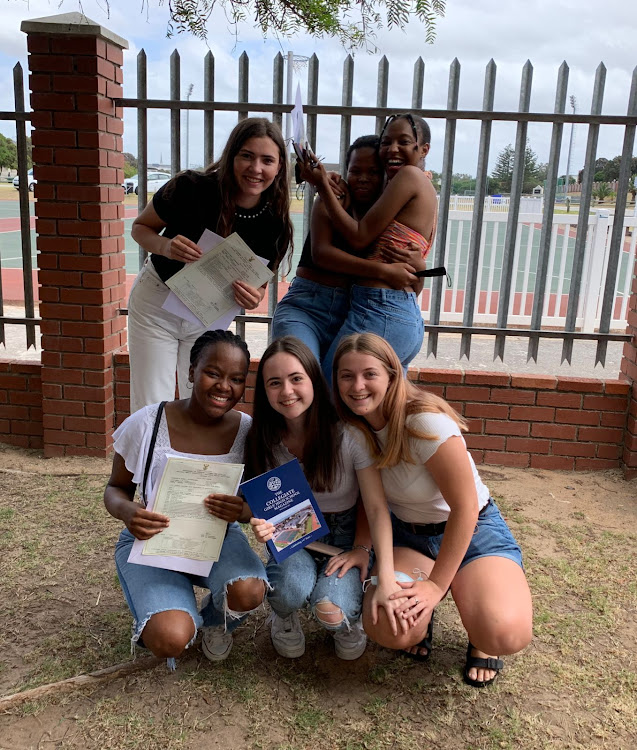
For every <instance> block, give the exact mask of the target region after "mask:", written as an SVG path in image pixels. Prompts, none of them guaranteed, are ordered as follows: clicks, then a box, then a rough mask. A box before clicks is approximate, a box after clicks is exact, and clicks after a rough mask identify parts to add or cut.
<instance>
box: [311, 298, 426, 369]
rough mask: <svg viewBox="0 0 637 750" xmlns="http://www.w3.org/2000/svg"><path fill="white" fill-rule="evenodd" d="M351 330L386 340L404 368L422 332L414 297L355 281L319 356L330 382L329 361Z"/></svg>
mask: <svg viewBox="0 0 637 750" xmlns="http://www.w3.org/2000/svg"><path fill="white" fill-rule="evenodd" d="M351 333H377V334H378V335H379V336H382V337H383V338H384V339H385V341H388V342H389V343H390V344H391V346H392V347H393V349H394V351H395V352H396V354H397V355H398V359H399V360H400V363H401V364H402V366H403V369H404V370H405V371H406V370H407V366H408V365H409V363H410V362H411V360H412V359H413V358H414V357H415V356H416V355H417V354H418V352H419V351H420V347H421V346H422V341H423V337H424V335H425V325H424V323H423V320H422V313H421V311H420V308H419V307H418V298H417V297H416V295H415V294H414V293H413V292H403V291H402V290H399V289H377V288H375V287H368V286H358V285H357V284H355V285H354V286H353V287H352V289H351V294H350V309H349V313H348V315H347V318H346V319H345V322H344V323H343V325H342V327H341V329H340V331H339V332H338V334H337V335H336V337H335V338H334V341H333V342H332V345H331V346H330V348H329V350H328V351H327V354H326V355H325V357H324V358H323V360H322V366H323V372H324V373H325V377H326V378H327V380H328V382H329V383H331V382H332V363H333V361H334V354H335V352H336V347H337V346H338V343H339V341H340V340H341V339H342V338H343V337H344V336H349V334H351Z"/></svg>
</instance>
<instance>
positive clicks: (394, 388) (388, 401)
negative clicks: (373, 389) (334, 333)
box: [332, 333, 467, 469]
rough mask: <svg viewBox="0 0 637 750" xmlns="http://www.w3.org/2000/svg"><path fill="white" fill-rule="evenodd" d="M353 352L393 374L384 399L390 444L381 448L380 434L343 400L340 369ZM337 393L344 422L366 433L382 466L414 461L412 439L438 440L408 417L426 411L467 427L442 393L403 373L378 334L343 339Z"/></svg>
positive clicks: (336, 363) (336, 356) (336, 364)
mask: <svg viewBox="0 0 637 750" xmlns="http://www.w3.org/2000/svg"><path fill="white" fill-rule="evenodd" d="M350 352H358V353H360V354H368V355H370V356H372V357H374V358H375V359H377V360H378V361H379V362H380V364H381V365H382V366H383V367H384V368H385V371H386V372H387V374H388V375H389V386H388V388H387V393H386V394H385V398H384V400H383V404H382V409H383V417H384V418H385V419H386V420H387V427H388V429H387V443H386V444H385V447H384V448H381V446H380V443H379V442H378V439H377V437H376V434H375V433H374V431H373V430H372V428H371V427H370V425H369V423H368V422H367V420H366V419H365V418H364V417H360V416H358V415H357V414H354V412H353V411H352V410H351V409H350V408H349V407H348V406H347V405H346V404H345V403H344V402H343V399H342V398H341V395H340V393H339V391H338V368H339V364H340V361H341V359H342V358H343V357H344V356H345V355H346V354H349V353H350ZM332 372H333V376H332V377H333V383H334V393H335V394H336V410H337V412H338V414H339V416H340V418H341V419H342V420H343V421H344V422H348V423H349V424H352V425H355V426H356V427H358V429H359V430H361V431H362V433H363V434H364V435H365V440H366V442H367V445H368V447H369V449H370V452H371V454H372V455H373V456H374V458H376V459H377V461H378V468H379V469H385V468H388V467H391V466H395V465H396V464H397V463H399V462H400V461H406V462H408V463H414V460H413V457H412V455H411V451H410V450H409V438H410V437H413V438H417V439H419V440H436V439H437V436H436V435H430V434H426V433H424V432H421V431H420V430H417V429H414V428H413V427H410V426H409V425H408V424H407V417H408V416H410V415H412V414H420V413H422V412H429V413H441V414H446V415H447V416H448V417H450V418H451V419H453V421H454V422H455V423H456V424H457V425H458V426H459V427H460V429H461V430H466V429H467V425H466V422H465V421H464V419H462V417H460V416H459V415H458V414H457V413H456V412H455V411H454V410H453V409H452V408H451V406H449V404H448V403H447V402H446V401H445V400H444V399H442V398H440V396H436V395H435V394H433V393H429V392H427V391H424V390H422V389H421V388H418V387H417V386H415V385H413V384H412V383H410V382H409V381H408V380H407V379H406V378H405V377H404V375H403V370H402V365H401V364H400V360H399V359H398V355H397V354H396V352H395V351H394V350H393V349H392V347H391V346H390V344H388V343H387V341H385V339H383V338H381V337H380V336H377V335H376V334H375V333H354V334H352V335H351V336H345V338H343V339H341V342H340V344H339V345H338V348H337V349H336V353H335V354H334V365H333V371H332Z"/></svg>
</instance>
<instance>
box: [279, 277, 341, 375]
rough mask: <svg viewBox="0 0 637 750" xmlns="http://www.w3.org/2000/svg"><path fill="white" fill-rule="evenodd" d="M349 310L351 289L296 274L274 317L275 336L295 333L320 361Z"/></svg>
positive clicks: (293, 334)
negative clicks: (328, 284) (349, 290)
mask: <svg viewBox="0 0 637 750" xmlns="http://www.w3.org/2000/svg"><path fill="white" fill-rule="evenodd" d="M348 310H349V292H348V291H347V290H346V289H342V288H341V287H331V286H326V285H325V284H318V283H317V282H315V281H309V280H308V279H303V278H301V277H300V276H297V277H296V278H295V279H294V280H293V281H292V284H291V285H290V288H289V289H288V291H287V294H286V295H285V296H284V297H283V299H282V300H281V301H280V302H279V304H278V305H277V307H276V310H275V311H274V317H273V318H272V338H273V339H278V338H280V337H281V336H296V337H297V338H299V339H301V341H303V343H304V344H306V345H307V346H308V347H309V348H310V349H311V350H312V354H314V356H315V357H316V359H317V360H318V361H319V362H320V361H321V359H322V358H323V357H324V356H325V353H326V352H327V350H328V349H329V347H330V344H331V343H332V341H333V340H334V338H335V336H336V334H337V333H338V332H339V330H340V328H341V326H342V325H343V323H344V321H345V317H346V316H347V311H348Z"/></svg>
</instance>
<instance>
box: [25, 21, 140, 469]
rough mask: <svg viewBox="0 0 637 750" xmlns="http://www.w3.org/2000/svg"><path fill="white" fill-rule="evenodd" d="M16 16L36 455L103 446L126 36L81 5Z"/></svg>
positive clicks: (117, 244)
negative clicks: (28, 143) (31, 254)
mask: <svg viewBox="0 0 637 750" xmlns="http://www.w3.org/2000/svg"><path fill="white" fill-rule="evenodd" d="M21 28H22V31H24V32H26V34H27V46H28V50H29V71H30V74H31V75H30V89H31V107H32V109H33V116H32V120H31V122H32V125H33V127H34V132H33V134H32V140H33V162H34V177H35V178H36V179H37V181H38V184H37V186H36V189H35V197H36V199H37V201H36V204H35V215H36V233H37V249H38V252H39V255H38V268H39V282H40V285H41V288H40V316H41V318H42V323H41V331H42V407H43V417H42V421H43V428H44V455H45V456H47V457H50V456H61V455H74V456H78V455H90V456H105V455H106V454H107V453H108V452H109V450H110V444H111V434H112V432H113V423H114V399H113V358H114V354H115V353H116V352H117V351H119V349H120V348H121V347H122V346H123V345H124V344H125V343H126V320H125V318H123V317H121V316H120V315H119V308H120V306H121V302H122V300H123V298H124V294H125V278H126V270H125V267H124V252H123V251H124V221H123V218H124V206H123V203H122V201H123V189H122V187H121V183H122V181H123V178H124V173H123V166H124V157H123V155H122V132H123V122H122V109H121V108H118V107H115V105H114V103H113V98H114V97H121V96H122V85H121V84H122V62H123V54H122V50H123V49H126V48H127V47H128V43H127V42H126V41H125V40H124V39H121V38H120V37H118V36H117V35H116V34H113V33H112V32H110V31H108V30H107V29H104V28H103V27H101V26H99V25H98V24H96V23H95V22H93V21H90V20H89V19H87V18H86V17H85V16H82V15H81V14H79V13H65V14H63V15H58V16H51V17H48V18H39V19H32V20H29V21H24V22H23V23H22V26H21Z"/></svg>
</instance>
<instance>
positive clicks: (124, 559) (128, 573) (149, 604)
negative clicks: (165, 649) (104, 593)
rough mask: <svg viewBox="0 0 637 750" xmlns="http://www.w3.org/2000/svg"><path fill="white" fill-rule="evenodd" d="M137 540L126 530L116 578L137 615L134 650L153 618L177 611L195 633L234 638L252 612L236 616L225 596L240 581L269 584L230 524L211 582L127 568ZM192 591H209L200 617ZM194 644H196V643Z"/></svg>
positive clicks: (234, 525)
mask: <svg viewBox="0 0 637 750" xmlns="http://www.w3.org/2000/svg"><path fill="white" fill-rule="evenodd" d="M134 541H135V538H134V537H133V535H132V534H131V533H130V531H128V529H124V530H123V531H122V533H121V534H120V536H119V540H118V542H117V545H116V547H115V564H116V566H117V575H118V576H119V581H120V583H121V585H122V591H123V592H124V596H125V597H126V602H127V603H128V606H129V608H130V611H131V612H132V614H133V618H134V624H133V637H132V642H133V644H135V643H137V641H138V640H139V637H140V635H141V633H142V630H143V629H144V627H145V626H146V623H147V622H148V620H149V619H150V618H151V616H152V615H155V614H157V613H158V612H166V611H168V610H171V609H177V610H180V611H181V612H187V613H188V614H189V615H190V616H191V617H192V620H193V622H194V624H195V635H196V631H197V630H198V629H199V628H200V627H201V626H202V625H205V626H208V625H211V626H217V625H225V628H226V630H227V631H228V632H230V633H231V632H232V631H233V630H234V629H235V628H236V627H237V626H238V625H240V624H241V622H242V621H243V620H244V619H245V618H246V617H247V615H248V614H249V612H233V611H232V610H230V609H228V607H227V603H226V590H227V588H228V586H229V585H230V584H231V583H233V582H234V581H236V580H241V579H246V578H257V579H259V580H261V581H265V582H266V586H267V580H268V579H267V575H266V572H265V567H264V565H263V563H262V562H261V560H260V559H259V556H258V555H257V554H256V552H254V551H253V550H252V548H251V547H250V544H249V543H248V539H247V537H246V535H245V534H244V533H243V531H242V530H241V527H240V526H239V524H238V523H230V524H228V533H227V535H226V538H225V540H224V542H223V546H222V548H221V554H220V555H219V560H218V561H217V562H216V563H214V564H213V566H212V570H211V571H210V574H209V575H208V576H207V577H205V578H204V577H203V576H195V575H190V574H189V573H180V572H178V571H175V570H164V569H163V568H150V567H148V566H147V565H136V564H135V563H129V562H128V556H129V554H130V551H131V547H132V546H133V542H134ZM193 586H200V587H201V588H204V589H208V590H209V591H210V594H211V596H210V601H209V603H208V604H207V606H206V607H204V609H203V610H202V611H201V612H199V610H198V608H197V601H196V599H195V592H194V590H193ZM193 640H194V639H193Z"/></svg>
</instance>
